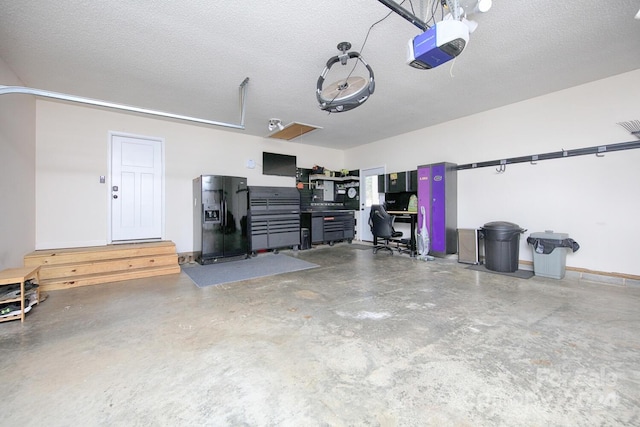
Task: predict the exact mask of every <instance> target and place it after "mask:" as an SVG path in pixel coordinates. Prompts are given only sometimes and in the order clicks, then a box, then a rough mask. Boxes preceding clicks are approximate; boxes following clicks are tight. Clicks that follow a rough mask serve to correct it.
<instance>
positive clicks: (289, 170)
mask: <svg viewBox="0 0 640 427" xmlns="http://www.w3.org/2000/svg"><path fill="white" fill-rule="evenodd" d="M262 174H263V175H278V176H292V177H295V176H296V156H290V155H287V154H278V153H267V152H266V151H264V152H263V153H262Z"/></svg>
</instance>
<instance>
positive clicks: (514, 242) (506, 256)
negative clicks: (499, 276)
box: [480, 221, 526, 273]
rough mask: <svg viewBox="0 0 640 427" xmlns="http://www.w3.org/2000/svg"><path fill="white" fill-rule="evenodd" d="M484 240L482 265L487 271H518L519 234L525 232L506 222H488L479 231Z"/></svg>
mask: <svg viewBox="0 0 640 427" xmlns="http://www.w3.org/2000/svg"><path fill="white" fill-rule="evenodd" d="M480 231H481V232H482V237H483V238H484V263H485V267H487V270H491V271H498V272H501V273H513V272H515V271H517V270H518V260H519V255H520V234H522V233H524V232H525V231H526V230H524V229H522V228H520V226H519V225H518V224H514V223H512V222H506V221H494V222H489V223H486V224H485V225H484V227H482V228H481V229H480Z"/></svg>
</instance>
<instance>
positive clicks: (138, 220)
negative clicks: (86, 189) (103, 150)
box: [110, 134, 164, 242]
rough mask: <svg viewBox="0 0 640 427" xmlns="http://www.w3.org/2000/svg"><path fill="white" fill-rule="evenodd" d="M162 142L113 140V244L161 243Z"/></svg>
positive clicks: (142, 139) (124, 138)
mask: <svg viewBox="0 0 640 427" xmlns="http://www.w3.org/2000/svg"><path fill="white" fill-rule="evenodd" d="M162 157H163V141H162V140H154V139H146V138H138V137H130V136H124V135H115V134H113V135H112V136H111V191H110V193H111V199H110V200H111V241H112V242H121V241H131V240H160V239H162V212H163V194H162V191H163V185H162V180H163V169H164V168H163V158H162Z"/></svg>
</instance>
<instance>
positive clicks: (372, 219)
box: [369, 205, 402, 255]
mask: <svg viewBox="0 0 640 427" xmlns="http://www.w3.org/2000/svg"><path fill="white" fill-rule="evenodd" d="M394 219H395V217H393V216H391V215H389V214H388V213H387V211H386V210H385V209H384V207H383V206H382V205H371V213H370V214H369V226H370V227H371V233H372V234H373V237H374V246H373V253H374V254H375V253H377V252H378V250H379V249H385V250H388V251H389V252H391V255H393V248H392V247H391V246H389V242H391V241H393V240H394V239H397V238H398V237H402V231H395V230H394V229H393V220H394ZM378 239H382V242H383V243H379V240H378Z"/></svg>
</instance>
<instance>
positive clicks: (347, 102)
mask: <svg viewBox="0 0 640 427" xmlns="http://www.w3.org/2000/svg"><path fill="white" fill-rule="evenodd" d="M349 49H351V43H349V42H341V43H339V44H338V50H339V51H341V52H342V53H341V54H340V55H336V56H334V57H332V58H329V60H328V61H327V65H326V66H325V67H324V70H322V73H321V74H320V77H318V84H317V87H316V97H317V98H318V102H319V103H320V109H321V110H324V111H328V112H330V113H342V112H345V111H349V110H352V109H354V108H356V107H359V106H360V105H362V104H364V102H365V101H366V100H367V99H369V96H371V94H372V93H373V91H374V90H375V81H374V78H373V70H372V69H371V67H370V66H369V64H367V63H366V62H365V61H364V59H362V56H360V54H359V53H358V52H347V51H348V50H349ZM349 59H355V60H356V64H355V65H357V61H360V62H361V63H362V64H363V65H364V66H365V67H366V68H367V70H368V71H369V78H368V79H367V78H366V77H361V76H351V74H352V73H353V70H351V72H350V73H349V75H348V76H347V77H346V78H343V79H340V80H337V81H335V82H333V83H331V84H330V85H329V86H327V87H326V88H323V87H322V86H323V85H324V79H325V77H326V76H327V73H328V72H329V70H330V69H331V67H332V66H333V65H334V64H335V63H336V62H340V63H341V64H342V65H347V61H348V60H349ZM355 65H354V67H353V68H354V69H355Z"/></svg>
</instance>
